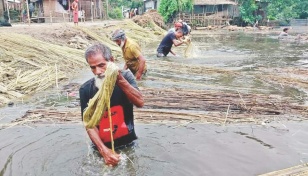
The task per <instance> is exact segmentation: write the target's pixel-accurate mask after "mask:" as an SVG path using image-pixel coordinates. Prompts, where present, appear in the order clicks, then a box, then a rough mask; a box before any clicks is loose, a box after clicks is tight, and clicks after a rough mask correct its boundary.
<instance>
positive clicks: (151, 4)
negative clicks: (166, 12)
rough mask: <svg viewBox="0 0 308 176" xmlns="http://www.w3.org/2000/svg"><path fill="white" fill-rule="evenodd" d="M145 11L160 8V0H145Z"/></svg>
mask: <svg viewBox="0 0 308 176" xmlns="http://www.w3.org/2000/svg"><path fill="white" fill-rule="evenodd" d="M143 3H144V9H145V11H147V10H151V9H156V10H158V7H159V3H160V0H143Z"/></svg>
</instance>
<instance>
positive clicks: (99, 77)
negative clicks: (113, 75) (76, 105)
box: [94, 74, 105, 89]
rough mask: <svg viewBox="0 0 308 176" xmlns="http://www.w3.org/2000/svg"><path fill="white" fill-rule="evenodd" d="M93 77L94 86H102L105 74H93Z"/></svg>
mask: <svg viewBox="0 0 308 176" xmlns="http://www.w3.org/2000/svg"><path fill="white" fill-rule="evenodd" d="M94 79H95V87H97V88H98V89H100V88H101V87H102V85H103V82H104V79H105V75H103V74H101V75H95V77H94Z"/></svg>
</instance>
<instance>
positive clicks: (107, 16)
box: [106, 0, 109, 20]
mask: <svg viewBox="0 0 308 176" xmlns="http://www.w3.org/2000/svg"><path fill="white" fill-rule="evenodd" d="M108 4H109V3H108V0H106V20H108V18H109V15H108V11H109V10H108Z"/></svg>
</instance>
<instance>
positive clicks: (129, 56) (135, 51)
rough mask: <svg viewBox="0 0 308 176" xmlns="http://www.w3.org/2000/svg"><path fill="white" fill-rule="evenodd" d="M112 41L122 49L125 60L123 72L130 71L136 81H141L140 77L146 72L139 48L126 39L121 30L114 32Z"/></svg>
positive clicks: (133, 42)
mask: <svg viewBox="0 0 308 176" xmlns="http://www.w3.org/2000/svg"><path fill="white" fill-rule="evenodd" d="M112 40H113V41H114V42H116V44H117V45H118V46H119V47H121V49H122V53H123V57H124V60H125V65H124V70H126V69H130V71H131V72H132V73H133V74H134V75H135V77H136V79H137V80H141V78H142V75H144V74H145V73H146V71H147V67H146V63H145V58H144V56H143V55H142V53H141V49H140V46H139V45H138V44H137V43H136V42H135V41H133V40H132V39H130V38H127V37H126V36H125V32H124V31H123V30H121V29H118V30H116V31H114V33H113V34H112Z"/></svg>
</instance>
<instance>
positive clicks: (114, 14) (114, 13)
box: [108, 7, 123, 19]
mask: <svg viewBox="0 0 308 176" xmlns="http://www.w3.org/2000/svg"><path fill="white" fill-rule="evenodd" d="M108 16H109V17H110V18H112V19H122V18H123V15H122V9H120V8H119V7H116V8H114V9H113V10H111V11H109V12H108Z"/></svg>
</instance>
